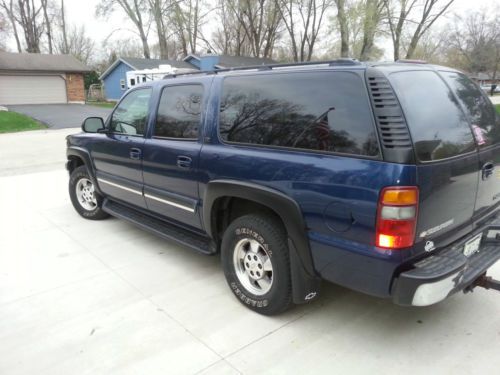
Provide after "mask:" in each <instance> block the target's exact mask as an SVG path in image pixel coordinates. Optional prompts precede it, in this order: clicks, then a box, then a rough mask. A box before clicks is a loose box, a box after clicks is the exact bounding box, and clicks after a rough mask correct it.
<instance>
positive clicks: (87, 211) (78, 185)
mask: <svg viewBox="0 0 500 375" xmlns="http://www.w3.org/2000/svg"><path fill="white" fill-rule="evenodd" d="M69 196H70V198H71V203H73V207H74V208H75V210H76V211H77V212H78V213H79V214H80V215H81V216H83V217H84V218H86V219H91V220H102V219H105V218H107V217H108V216H109V215H108V214H107V213H106V212H104V211H103V210H102V208H101V207H102V202H103V199H102V197H101V196H100V195H99V194H98V193H97V192H96V191H95V187H94V183H93V182H92V180H91V178H90V176H89V173H88V172H87V168H86V167H85V166H84V165H82V166H80V167H78V168H75V170H74V171H73V172H72V173H71V176H70V179H69Z"/></svg>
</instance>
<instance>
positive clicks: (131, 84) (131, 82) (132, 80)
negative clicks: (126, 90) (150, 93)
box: [130, 78, 135, 86]
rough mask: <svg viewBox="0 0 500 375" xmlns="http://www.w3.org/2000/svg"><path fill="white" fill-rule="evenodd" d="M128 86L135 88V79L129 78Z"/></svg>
mask: <svg viewBox="0 0 500 375" xmlns="http://www.w3.org/2000/svg"><path fill="white" fill-rule="evenodd" d="M130 86H135V78H130Z"/></svg>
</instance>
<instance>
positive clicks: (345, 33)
mask: <svg viewBox="0 0 500 375" xmlns="http://www.w3.org/2000/svg"><path fill="white" fill-rule="evenodd" d="M335 5H336V6H337V21H338V24H339V32H340V56H341V57H349V24H348V21H347V9H346V3H345V0H335Z"/></svg>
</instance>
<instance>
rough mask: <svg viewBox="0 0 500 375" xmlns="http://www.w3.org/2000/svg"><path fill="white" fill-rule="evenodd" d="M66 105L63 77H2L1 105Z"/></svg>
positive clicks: (0, 80)
mask: <svg viewBox="0 0 500 375" xmlns="http://www.w3.org/2000/svg"><path fill="white" fill-rule="evenodd" d="M50 103H66V82H65V81H64V79H63V78H62V77H61V76H23V75H0V104H5V105H7V104H50Z"/></svg>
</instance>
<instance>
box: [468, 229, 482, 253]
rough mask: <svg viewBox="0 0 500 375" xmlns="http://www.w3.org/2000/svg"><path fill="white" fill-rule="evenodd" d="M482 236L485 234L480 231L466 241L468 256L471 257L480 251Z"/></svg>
mask: <svg viewBox="0 0 500 375" xmlns="http://www.w3.org/2000/svg"><path fill="white" fill-rule="evenodd" d="M482 238H483V234H482V233H479V234H478V235H477V236H474V237H473V238H471V239H470V240H469V241H467V242H466V243H465V246H464V255H465V256H466V257H470V256H471V255H472V254H474V253H477V252H478V251H479V246H480V245H481V240H482Z"/></svg>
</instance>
